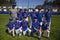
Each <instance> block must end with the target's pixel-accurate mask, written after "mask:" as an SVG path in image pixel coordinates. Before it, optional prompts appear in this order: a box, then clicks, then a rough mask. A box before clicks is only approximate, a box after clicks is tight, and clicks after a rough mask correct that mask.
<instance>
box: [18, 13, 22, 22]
mask: <svg viewBox="0 0 60 40" xmlns="http://www.w3.org/2000/svg"><path fill="white" fill-rule="evenodd" d="M17 16H18V19H19V20H20V21H21V20H22V19H23V16H22V12H18V13H17Z"/></svg>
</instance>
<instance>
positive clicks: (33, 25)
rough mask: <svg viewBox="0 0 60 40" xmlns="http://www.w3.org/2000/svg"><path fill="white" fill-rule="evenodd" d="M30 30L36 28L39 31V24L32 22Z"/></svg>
mask: <svg viewBox="0 0 60 40" xmlns="http://www.w3.org/2000/svg"><path fill="white" fill-rule="evenodd" d="M32 28H33V29H34V28H36V29H38V30H39V29H40V23H39V22H38V21H37V22H33V23H32Z"/></svg>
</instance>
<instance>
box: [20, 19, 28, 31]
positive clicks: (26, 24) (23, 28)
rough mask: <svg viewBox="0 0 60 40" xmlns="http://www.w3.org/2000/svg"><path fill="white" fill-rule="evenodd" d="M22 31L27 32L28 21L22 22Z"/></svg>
mask: <svg viewBox="0 0 60 40" xmlns="http://www.w3.org/2000/svg"><path fill="white" fill-rule="evenodd" d="M21 26H22V30H23V31H25V30H26V29H27V28H28V22H27V21H26V20H23V21H22V22H21Z"/></svg>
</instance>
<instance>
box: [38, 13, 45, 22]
mask: <svg viewBox="0 0 60 40" xmlns="http://www.w3.org/2000/svg"><path fill="white" fill-rule="evenodd" d="M43 16H44V12H39V14H38V21H39V22H42V18H43Z"/></svg>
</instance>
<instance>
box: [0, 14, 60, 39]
mask: <svg viewBox="0 0 60 40" xmlns="http://www.w3.org/2000/svg"><path fill="white" fill-rule="evenodd" d="M8 20H9V15H2V14H0V40H38V39H37V38H35V37H28V36H21V37H19V36H17V35H16V36H15V37H14V38H13V37H12V36H11V35H9V34H8V33H7V32H6V29H7V27H6V24H7V23H8ZM50 39H51V40H60V15H59V16H58V15H55V16H53V17H52V25H51V33H50ZM42 40H47V39H46V38H45V37H42Z"/></svg>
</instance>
